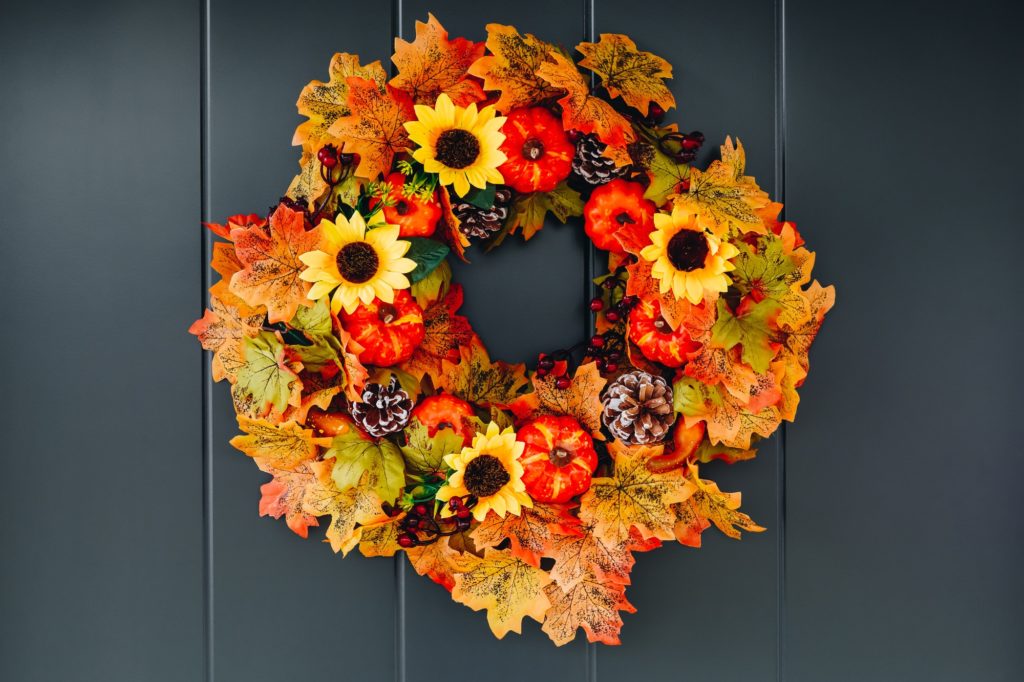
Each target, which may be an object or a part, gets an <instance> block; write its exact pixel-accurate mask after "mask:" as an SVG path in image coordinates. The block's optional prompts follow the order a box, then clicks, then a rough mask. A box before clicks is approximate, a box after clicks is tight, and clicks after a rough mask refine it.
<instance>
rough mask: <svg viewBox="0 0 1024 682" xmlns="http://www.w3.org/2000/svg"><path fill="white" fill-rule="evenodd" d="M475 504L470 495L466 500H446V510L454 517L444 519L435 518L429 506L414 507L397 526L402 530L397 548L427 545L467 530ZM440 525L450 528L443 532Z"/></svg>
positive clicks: (459, 498) (454, 498)
mask: <svg viewBox="0 0 1024 682" xmlns="http://www.w3.org/2000/svg"><path fill="white" fill-rule="evenodd" d="M475 504H476V499H474V498H473V496H472V495H467V496H466V499H463V498H461V497H453V498H452V499H450V500H448V508H449V509H450V510H452V511H453V512H454V515H453V516H449V517H446V518H437V517H435V515H434V513H433V509H432V508H431V506H430V505H427V504H425V503H423V502H420V503H418V504H416V505H414V506H413V508H412V509H410V510H409V511H408V513H407V514H406V515H405V517H404V518H403V519H402V520H401V521H400V522H399V524H398V527H399V528H401V530H402V533H401V535H399V536H398V546H399V547H402V548H403V549H409V548H410V547H416V546H418V545H429V544H431V543H433V542H437V541H438V540H439V539H440V538H442V537H444V536H446V535H455V534H456V533H462V532H465V531H467V530H469V524H470V520H471V519H472V516H473V506H474V505H475ZM442 523H444V524H451V525H452V527H451V528H450V529H449V530H444V529H442V527H441V524H442Z"/></svg>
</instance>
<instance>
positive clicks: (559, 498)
mask: <svg viewBox="0 0 1024 682" xmlns="http://www.w3.org/2000/svg"><path fill="white" fill-rule="evenodd" d="M516 440H519V441H522V442H523V443H524V444H525V448H524V449H523V454H521V455H520V456H519V462H520V463H521V464H522V465H523V483H525V484H526V492H527V493H529V495H530V497H532V498H533V499H534V500H536V501H538V502H557V503H561V502H568V501H569V500H570V499H572V498H573V497H575V496H576V495H581V494H583V493H584V492H586V491H587V489H588V488H589V487H590V479H591V477H592V476H593V474H594V469H596V468H597V452H596V451H595V450H594V441H593V440H592V439H591V437H590V434H589V433H587V432H586V431H585V430H584V429H583V427H582V426H580V423H579V422H578V421H576V420H575V419H574V418H572V417H568V416H556V415H550V414H546V415H543V416H540V417H537V418H536V419H534V420H533V421H530V422H527V423H526V425H524V426H523V427H521V428H520V429H519V431H518V432H517V433H516Z"/></svg>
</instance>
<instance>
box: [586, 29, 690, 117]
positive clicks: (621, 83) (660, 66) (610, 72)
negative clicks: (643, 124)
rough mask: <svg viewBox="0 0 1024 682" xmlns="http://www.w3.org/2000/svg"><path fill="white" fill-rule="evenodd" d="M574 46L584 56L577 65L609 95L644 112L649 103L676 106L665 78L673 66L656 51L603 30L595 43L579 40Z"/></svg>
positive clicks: (669, 74) (669, 75) (668, 106)
mask: <svg viewBox="0 0 1024 682" xmlns="http://www.w3.org/2000/svg"><path fill="white" fill-rule="evenodd" d="M576 49H577V50H579V51H580V52H581V53H583V54H584V55H585V57H584V59H582V60H581V61H580V66H582V67H583V68H585V69H590V70H591V71H593V72H594V73H596V74H597V75H598V77H600V79H601V85H603V86H604V87H605V89H606V90H607V91H608V94H609V95H611V96H612V97H622V99H623V101H625V102H626V104H628V105H629V106H631V107H633V108H634V109H637V110H639V111H640V112H641V113H643V114H644V115H646V114H647V113H648V109H649V107H650V104H651V102H657V103H658V105H659V106H661V108H662V109H669V108H671V107H674V106H675V105H676V99H675V97H673V96H672V91H671V90H669V89H668V86H666V85H665V79H666V78H671V77H672V65H671V64H669V63H668V62H667V61H665V60H664V59H662V58H661V57H659V56H658V55H656V54H652V53H650V52H641V51H640V50H638V49H636V43H634V42H633V41H632V40H630V39H629V37H628V36H624V35H621V34H619V33H602V34H601V39H600V40H599V41H598V42H596V43H580V44H579V45H577V46H576Z"/></svg>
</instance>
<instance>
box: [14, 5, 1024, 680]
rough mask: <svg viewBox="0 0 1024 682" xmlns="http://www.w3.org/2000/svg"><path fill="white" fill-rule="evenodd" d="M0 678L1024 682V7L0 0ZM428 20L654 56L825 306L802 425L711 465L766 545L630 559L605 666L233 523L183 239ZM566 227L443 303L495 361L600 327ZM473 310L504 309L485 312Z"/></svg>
mask: <svg viewBox="0 0 1024 682" xmlns="http://www.w3.org/2000/svg"><path fill="white" fill-rule="evenodd" d="M0 11H2V15H0V79H2V83H3V86H4V87H3V90H2V92H3V96H2V97H0V122H2V128H0V149H2V157H0V158H2V165H0V187H3V198H4V204H5V206H4V210H3V211H2V212H0V216H2V217H0V238H2V253H3V258H4V267H3V268H0V287H2V290H3V291H4V292H5V294H6V301H7V304H6V307H5V308H6V314H7V320H6V322H7V323H6V325H5V328H4V333H3V335H2V338H3V342H2V343H3V351H4V352H3V358H4V360H3V362H4V364H3V374H4V376H5V380H4V383H3V385H4V386H5V388H6V391H5V399H4V403H3V407H4V409H3V410H2V411H0V415H2V416H0V418H2V420H3V429H2V430H3V433H4V434H5V436H6V437H5V438H4V439H3V442H4V448H3V464H4V472H3V475H2V476H0V548H2V549H0V680H4V681H7V680H10V681H12V682H22V681H25V682H29V681H46V682H50V681H53V682H64V681H77V680H83V681H92V680H96V681H102V682H110V681H121V680H124V681H133V682H134V681H136V680H145V681H149V680H153V681H154V682H156V681H164V680H166V681H175V682H178V681H200V680H204V681H207V682H214V681H216V682H235V681H238V682H256V681H263V680H267V681H270V680H285V679H288V680H292V679H307V680H339V681H340V680H370V681H377V680H398V681H399V682H421V681H422V682H426V681H427V680H433V679H439V678H444V679H449V678H457V679H461V678H463V677H464V676H463V675H462V674H461V673H460V672H459V671H460V670H472V671H477V672H478V673H479V676H480V678H481V679H487V680H489V682H503V681H505V680H509V681H511V680H521V679H535V680H542V681H547V680H579V681H580V682H584V681H586V682H594V681H596V680H603V681H606V682H608V681H611V680H655V681H661V680H691V679H693V680H696V679H715V680H722V681H725V680H736V681H743V682H747V681H751V680H789V681H794V682H796V681H800V682H818V681H822V680H824V681H833V680H835V681H847V680H849V681H851V682H852V681H862V680H928V681H941V680H950V681H954V680H956V681H960V680H993V681H995V680H1020V679H1024V647H1022V646H1021V643H1022V640H1024V608H1022V607H1024V587H1022V583H1021V580H1020V575H1021V574H1022V572H1024V549H1022V548H1024V544H1022V542H1021V541H1022V539H1024V537H1022V535H1024V533H1022V531H1024V523H1022V521H1021V518H1022V515H1021V513H1020V511H1019V509H1018V507H1019V505H1020V502H1019V497H1020V496H1019V495H1018V494H1016V493H1017V490H1018V489H1019V487H1020V485H1021V484H1020V481H1021V479H1022V475H1024V452H1022V447H1021V440H1022V439H1021V437H1022V435H1024V427H1022V424H1024V420H1022V419H1021V418H1020V417H1019V416H1018V415H1017V408H1018V404H1017V403H1016V399H1017V396H1018V394H1019V387H1020V383H1021V379H1022V378H1024V376H1022V372H1021V370H1020V367H1019V365H1018V362H1017V359H1018V356H1019V355H1020V350H1019V349H1020V347H1021V344H1022V343H1024V325H1022V323H1021V321H1020V316H1019V310H1020V308H1021V304H1020V300H1021V297H1022V296H1024V286H1022V284H1021V279H1022V278H1021V274H1020V267H1019V265H1018V261H1019V253H1020V251H1021V249H1022V248H1024V237H1022V234H1024V219H1022V217H1021V216H1022V214H1024V212H1022V210H1021V208H1020V190H1019V189H1018V185H1019V184H1020V183H1019V180H1018V171H1017V168H1016V166H1017V162H1018V159H1019V158H1020V157H1021V156H1022V155H1024V135H1022V133H1021V122H1022V121H1024V94H1022V93H1024V88H1022V86H1024V82H1022V81H1024V79H1022V77H1021V68H1022V67H1024V59H1022V57H1024V50H1022V47H1021V45H1022V43H1021V42H1020V41H1019V40H1018V36H1017V33H1018V30H1019V27H1020V25H1021V19H1022V16H1021V12H1020V10H1018V9H1017V8H1016V6H1015V3H1011V2H1008V1H1006V2H998V1H995V0H981V1H979V2H974V3H970V4H969V5H963V6H953V5H949V6H948V7H947V6H946V5H943V4H942V3H923V2H911V1H909V0H902V1H899V2H879V1H876V0H865V1H864V2H858V3H849V2H847V3H821V2H815V1H814V0H775V1H774V2H772V1H770V0H722V1H719V2H713V3H701V2H691V1H684V2H664V3H637V2H624V1H621V0H620V1H617V2H613V1H611V0H586V1H584V0H580V1H573V2H561V3H559V2H551V1H550V0H516V2H500V3H498V2H495V3H484V2H481V1H480V0H435V1H434V2H428V1H425V0H394V1H393V2H349V1H333V2H324V1H322V0H321V1H319V2H315V1H313V0H292V1H291V2H287V3H285V2H271V1H268V0H205V1H204V2H199V1H197V0H189V1H188V2H179V1H175V0H149V1H147V2H145V3H131V2H127V1H120V2H119V1H116V0H97V1H94V2H69V1H62V0H51V1H49V2H42V3H19V4H18V5H17V6H14V4H13V3H4V5H3V7H2V10H0ZM428 12H432V13H434V14H435V15H436V16H437V17H438V19H439V20H440V21H441V23H442V24H444V25H445V27H446V28H447V29H448V30H449V31H450V32H451V33H452V34H455V35H465V36H467V37H472V38H475V39H482V38H483V36H484V25H485V24H486V23H488V22H499V23H509V24H514V25H516V26H517V27H518V28H519V29H520V30H522V31H525V32H531V33H535V34H537V35H538V36H541V37H544V38H545V39H548V40H551V41H556V42H560V43H562V44H564V45H567V46H570V47H571V46H572V45H575V44H576V43H577V42H579V41H581V40H584V39H589V38H591V37H593V36H596V35H598V34H600V33H602V32H615V33H626V34H629V35H630V36H631V37H633V38H634V39H635V40H636V42H637V43H638V44H639V46H640V47H641V48H642V49H645V50H650V51H652V52H655V53H657V54H659V55H662V56H664V57H665V58H667V59H668V60H669V61H671V62H672V63H673V65H674V67H675V81H674V82H673V83H672V87H673V90H674V92H675V94H676V96H677V100H678V101H679V104H680V106H679V109H678V110H677V111H673V112H672V113H671V114H670V120H674V121H677V122H679V123H680V124H681V126H682V127H683V128H684V129H687V130H692V129H699V130H701V131H703V132H704V134H705V135H706V137H707V139H708V140H709V142H710V144H708V145H706V147H707V150H706V153H705V156H704V158H702V159H700V161H701V162H702V163H703V162H706V161H707V160H708V159H709V158H711V156H712V152H713V150H715V149H716V148H717V147H716V144H717V143H718V142H719V141H720V140H722V139H723V138H724V136H725V135H727V134H731V135H733V136H738V137H739V138H741V139H742V141H743V143H744V145H745V146H746V147H747V150H748V156H749V159H750V166H749V167H750V172H751V174H753V175H755V176H756V177H757V178H758V180H759V182H760V184H761V185H762V186H763V187H765V188H767V189H769V190H770V191H771V192H772V193H773V194H774V195H776V196H777V197H778V198H779V199H780V200H784V201H785V202H786V207H787V208H786V210H787V216H788V217H789V218H790V219H792V220H795V221H796V222H797V223H798V224H799V226H800V229H801V231H802V232H803V233H804V234H805V236H806V237H807V239H808V241H809V245H810V247H811V248H812V249H813V250H815V251H816V252H817V254H818V260H817V268H816V271H815V274H816V277H817V278H819V279H820V280H821V281H823V282H825V283H834V284H835V285H836V286H837V289H838V302H837V307H836V309H835V310H834V311H833V312H832V313H831V314H830V316H829V318H828V321H827V322H826V324H825V326H824V328H823V330H822V333H821V335H820V336H819V339H818V341H817V344H816V345H815V347H814V349H813V350H812V353H811V363H812V371H811V373H810V378H809V380H808V382H807V383H806V385H805V386H804V388H803V391H802V394H801V396H802V405H801V407H800V413H799V416H798V419H797V422H796V423H795V424H794V425H791V426H789V427H788V428H787V429H785V431H784V432H783V433H780V434H779V435H777V436H776V437H775V438H774V439H773V440H772V441H770V442H768V443H766V444H765V446H764V447H762V448H761V451H760V453H761V454H760V456H759V457H758V459H757V460H755V461H753V462H750V463H745V464H741V465H737V466H735V467H733V468H730V467H728V466H726V465H724V464H722V465H718V466H715V467H714V471H713V472H711V474H710V477H711V478H713V479H715V480H716V481H719V482H720V483H721V485H722V488H723V489H726V490H742V491H743V494H744V498H743V502H744V508H745V509H746V511H748V512H749V513H750V514H751V515H752V516H753V517H754V518H755V519H756V520H757V521H759V522H760V523H761V524H762V525H765V526H767V527H768V531H767V532H765V533H761V534H754V535H748V536H746V537H745V538H744V540H743V541H742V542H734V541H731V540H728V539H726V538H724V537H722V536H720V535H714V534H712V533H711V532H709V533H708V534H706V535H705V543H704V545H705V546H704V548H702V549H701V550H699V551H696V550H691V549H687V548H684V547H681V546H675V547H667V548H665V549H663V550H660V551H658V552H655V553H652V554H642V555H639V556H638V562H637V566H636V568H635V571H634V586H633V587H631V588H630V590H629V597H630V600H631V601H632V603H633V604H634V605H635V606H636V607H637V608H638V610H639V613H637V614H636V615H632V616H626V626H625V628H624V630H623V645H622V646H621V647H617V648H613V647H601V648H598V647H593V646H589V645H587V644H586V643H585V642H583V641H581V640H582V637H578V638H577V640H576V641H575V642H573V643H572V644H570V645H567V646H565V647H562V648H555V647H553V646H552V645H551V644H550V643H549V642H548V640H547V638H546V636H544V635H543V634H542V633H541V632H540V631H539V629H538V628H537V627H536V625H535V624H534V623H532V622H529V623H528V624H527V626H526V627H525V631H524V634H523V635H522V636H521V637H517V636H515V635H510V636H508V637H506V638H505V640H503V641H497V640H494V639H493V638H492V637H491V635H490V634H489V632H488V630H487V628H486V624H485V622H484V619H483V615H482V614H480V613H474V612H472V611H469V610H468V609H466V608H464V607H462V606H460V605H458V604H455V603H453V602H451V601H450V599H449V598H448V595H447V594H446V593H445V592H444V590H442V589H441V588H439V587H438V586H436V585H434V584H432V583H430V582H429V581H427V580H425V579H421V578H419V577H418V576H416V575H415V574H414V573H413V572H412V571H411V570H410V569H408V567H407V566H406V565H405V563H404V560H403V559H401V558H399V559H396V560H391V559H372V560H368V559H364V558H362V557H358V556H356V555H355V554H353V555H352V556H350V557H349V558H347V559H345V560H342V559H341V557H340V556H335V555H334V554H332V553H331V552H330V550H329V548H328V547H325V546H320V545H319V543H318V542H316V541H314V540H309V541H303V540H301V539H299V538H298V537H296V536H295V535H293V534H292V533H291V532H289V531H288V529H287V528H286V527H285V525H284V524H283V523H278V522H274V521H271V520H269V519H266V518H261V517H259V516H258V514H257V509H256V503H257V500H258V499H259V486H260V484H262V483H263V482H264V481H265V476H264V475H263V474H261V473H260V472H259V471H258V470H257V469H256V468H255V467H254V466H253V465H252V463H251V462H250V461H249V460H248V459H247V458H245V457H241V456H239V455H238V454H237V452H235V451H234V450H233V449H232V448H231V447H230V446H229V445H228V440H229V439H230V438H231V437H232V436H233V435H234V434H235V431H236V425H235V420H234V413H233V410H232V407H231V404H230V400H229V396H228V392H227V389H226V388H225V387H224V386H222V385H213V384H211V382H210V377H209V373H208V371H207V369H206V367H207V360H208V359H207V358H205V357H203V355H202V353H201V352H200V351H199V350H198V344H196V343H195V341H194V339H193V338H192V337H190V336H188V335H187V334H186V332H185V330H186V328H187V327H188V325H189V324H190V323H191V321H192V320H193V319H195V318H196V317H197V316H198V315H199V314H200V312H201V309H202V307H203V305H204V304H205V294H204V292H205V287H206V285H207V284H208V280H209V277H210V272H209V271H208V270H207V267H206V263H207V261H208V255H209V248H210V243H209V237H208V236H207V235H204V234H203V231H202V230H201V228H200V227H199V223H200V221H201V220H220V219H222V218H223V217H225V216H227V215H229V214H233V213H239V212H246V213H247V212H263V211H265V210H266V208H267V206H269V205H270V204H271V203H273V202H275V201H276V199H277V197H279V196H280V195H281V194H282V193H283V191H284V189H285V188H286V186H287V184H288V181H289V179H290V178H291V176H292V174H293V172H294V164H295V162H296V158H297V151H296V149H295V148H293V147H291V146H290V140H291V131H292V130H293V128H294V126H295V125H296V123H297V122H298V120H299V119H298V117H297V115H296V112H295V106H294V103H295V99H296V97H297V95H298V92H299V90H300V89H301V87H302V86H303V85H304V84H305V83H307V82H308V81H309V80H312V79H321V78H323V77H324V76H325V75H326V70H327V64H328V61H329V60H330V57H331V55H332V54H333V53H334V52H338V51H347V52H355V53H359V54H360V55H361V56H362V57H363V58H364V61H370V60H374V59H381V60H384V61H386V60H387V58H388V56H389V55H390V53H391V49H392V45H391V41H392V38H393V36H395V35H400V36H403V37H407V38H408V37H410V36H411V35H412V34H413V26H414V22H415V21H416V20H424V19H425V18H426V15H427V13H428ZM590 257H591V255H590V254H589V252H588V248H587V243H586V240H585V237H584V236H583V234H582V230H581V228H580V225H579V224H578V223H571V224H570V225H568V226H561V225H557V224H555V225H549V226H548V227H547V228H546V229H545V230H543V231H542V232H541V233H540V235H539V236H538V237H537V238H536V239H535V240H534V241H531V243H530V245H529V248H526V247H525V246H524V245H523V244H522V243H521V242H519V241H518V240H511V241H510V242H508V243H506V245H504V246H503V247H502V248H501V249H499V250H497V251H495V252H493V253H491V254H487V255H484V254H477V256H476V257H475V258H474V262H473V264H472V265H471V266H468V267H459V268H458V269H457V272H456V277H457V278H458V279H459V280H460V281H462V282H463V283H465V284H466V285H467V287H466V289H467V301H466V305H465V312H466V314H467V315H468V316H469V317H470V318H471V319H472V321H473V324H474V326H475V328H476V329H477V330H478V331H479V332H480V334H481V336H482V337H483V338H484V341H485V342H486V343H487V345H488V347H489V348H490V349H491V350H492V354H493V355H495V356H497V357H500V358H502V359H505V360H509V361H516V362H519V361H523V360H526V359H529V358H532V357H535V356H536V354H537V353H538V352H540V351H543V350H549V349H552V348H556V347H560V346H564V345H566V344H567V343H571V342H573V341H575V340H576V339H578V338H580V337H581V336H582V335H583V334H585V333H587V324H588V320H587V318H586V316H585V302H586V300H587V299H588V298H589V296H590V295H591V294H590V288H589V286H588V284H587V281H586V275H587V273H588V272H589V269H588V266H587V264H588V259H589V258H590ZM488 301H496V302H497V305H491V304H488Z"/></svg>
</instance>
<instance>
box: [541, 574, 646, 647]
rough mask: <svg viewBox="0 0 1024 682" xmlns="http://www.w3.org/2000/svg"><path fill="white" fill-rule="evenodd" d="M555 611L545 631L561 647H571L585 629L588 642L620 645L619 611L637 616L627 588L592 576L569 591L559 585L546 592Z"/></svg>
mask: <svg viewBox="0 0 1024 682" xmlns="http://www.w3.org/2000/svg"><path fill="white" fill-rule="evenodd" d="M545 593H546V594H547V597H548V600H549V601H550V602H551V608H550V609H548V612H547V613H546V614H545V616H544V625H543V627H542V628H541V629H542V630H543V631H544V632H545V633H547V635H548V637H550V638H551V641H552V642H554V643H555V644H556V645H557V646H562V645H563V644H568V643H569V642H571V641H572V640H574V639H575V638H576V631H577V630H578V629H580V628H583V630H584V632H586V633H587V641H588V642H601V643H602V644H612V645H615V644H620V643H621V642H620V641H619V631H620V630H621V629H622V617H621V616H620V615H619V611H625V612H627V613H636V607H634V606H633V605H632V604H630V603H629V602H628V601H626V588H625V585H621V584H618V583H608V582H604V581H602V580H600V579H598V578H597V577H596V576H591V575H588V576H586V577H584V578H583V579H581V580H579V581H577V582H576V583H575V584H573V585H572V586H570V587H569V588H567V589H563V588H561V587H560V586H558V585H557V584H556V583H551V584H550V585H548V586H547V587H546V588H545Z"/></svg>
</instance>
